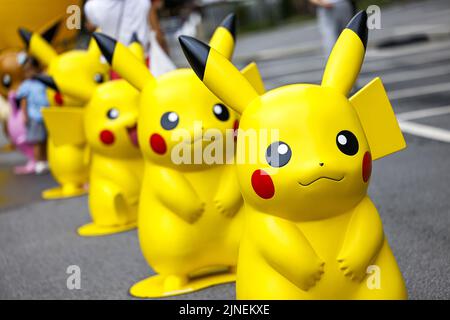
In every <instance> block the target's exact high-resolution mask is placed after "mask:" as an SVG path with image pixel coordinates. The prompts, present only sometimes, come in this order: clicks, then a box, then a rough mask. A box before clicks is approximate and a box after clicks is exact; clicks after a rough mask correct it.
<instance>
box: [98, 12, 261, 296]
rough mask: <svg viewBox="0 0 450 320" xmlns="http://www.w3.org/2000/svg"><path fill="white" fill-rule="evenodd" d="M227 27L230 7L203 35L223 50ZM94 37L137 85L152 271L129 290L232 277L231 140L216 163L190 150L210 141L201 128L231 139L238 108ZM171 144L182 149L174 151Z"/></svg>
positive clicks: (145, 240) (185, 288) (176, 289)
mask: <svg viewBox="0 0 450 320" xmlns="http://www.w3.org/2000/svg"><path fill="white" fill-rule="evenodd" d="M234 30H235V17H234V15H229V16H228V17H227V18H226V19H225V20H224V21H223V23H222V25H221V26H219V27H218V28H217V29H216V31H215V33H214V35H213V37H212V39H211V42H210V44H211V46H213V47H214V48H216V49H217V50H219V51H220V52H221V53H222V54H223V55H224V56H225V57H227V58H230V57H231V55H232V52H233V49H234ZM94 37H95V38H96V39H97V42H98V44H99V47H100V49H101V50H102V52H103V55H104V56H105V58H106V59H107V60H108V61H109V63H110V64H111V66H112V68H113V69H114V70H115V71H116V72H118V73H119V74H120V75H121V76H122V77H123V78H124V79H125V80H127V81H129V82H130V83H131V84H132V85H133V86H134V87H136V88H137V89H138V90H139V91H140V92H141V100H140V109H139V118H138V137H139V145H140V148H141V151H142V153H143V156H144V161H145V171H144V179H143V183H142V189H141V195H140V202H139V211H138V235H139V242H140V245H141V250H142V252H143V255H144V257H145V259H146V260H147V262H148V264H149V265H150V266H151V267H152V268H153V270H154V271H155V272H156V273H157V275H155V276H151V277H149V278H147V279H145V280H142V281H140V282H138V283H136V284H135V285H134V286H133V287H132V288H131V289H130V293H131V294H132V295H133V296H136V297H146V298H149V297H163V296H171V295H177V294H182V293H187V292H192V291H195V290H200V289H202V288H205V287H208V286H212V285H216V284H220V283H225V282H230V281H234V280H235V266H236V260H237V254H238V244H239V241H240V237H241V233H242V227H243V220H242V215H241V214H240V211H241V208H242V198H241V194H240V192H239V187H238V185H237V180H236V176H235V174H234V170H233V167H232V166H230V165H226V164H224V162H225V161H227V160H230V159H231V160H232V159H233V158H234V148H232V149H233V150H232V151H231V152H227V153H225V155H224V156H223V157H222V158H221V159H220V160H223V162H222V163H211V164H208V163H206V161H202V154H200V157H201V158H200V159H199V160H200V161H195V160H196V159H192V158H194V157H195V155H196V154H198V151H200V153H201V152H202V150H204V149H206V148H207V147H208V146H211V144H212V141H211V140H209V141H206V140H207V139H206V138H205V139H204V138H203V134H204V133H205V134H206V132H211V130H212V131H214V132H215V133H218V134H216V135H215V137H217V139H218V140H216V141H215V142H219V143H220V142H222V140H223V137H224V136H225V133H226V132H228V133H229V136H230V139H231V140H233V133H234V130H233V129H234V128H236V126H237V123H238V116H237V114H236V113H235V112H233V111H231V110H229V109H228V108H227V107H226V106H225V105H224V104H223V103H222V102H221V101H220V100H219V99H218V98H217V97H216V96H214V95H213V94H212V93H211V92H210V91H209V90H208V89H207V88H206V87H205V86H204V85H203V84H202V83H201V81H199V80H198V79H197V77H196V76H195V74H194V72H193V71H192V70H191V69H177V70H174V71H171V72H169V73H166V74H164V75H162V76H160V77H158V78H154V77H153V76H152V74H151V73H150V72H149V70H148V69H147V68H146V67H145V65H144V64H142V63H141V61H138V60H137V59H136V58H135V57H134V56H133V55H132V54H131V53H130V52H129V50H127V48H126V47H125V46H123V45H122V44H120V43H118V42H116V41H115V40H113V39H111V38H109V37H108V36H106V35H103V34H94ZM243 72H244V73H245V74H246V76H248V77H249V79H251V81H252V82H253V83H254V85H255V87H256V88H257V89H256V90H259V91H261V90H264V89H263V84H262V81H261V79H260V77H259V72H258V70H257V69H256V66H255V65H254V64H251V65H250V66H248V67H247V68H246V69H245V70H244V71H243ZM232 142H233V144H234V141H232ZM223 145H225V144H223ZM177 150H183V151H184V152H181V151H180V154H183V155H185V156H186V157H182V158H181V159H178V157H177V156H178V151H177ZM219 151H220V150H219V148H217V152H219ZM191 156H192V157H191ZM188 158H190V159H188ZM179 160H180V161H179ZM181 160H182V161H181ZM197 160H198V159H197Z"/></svg>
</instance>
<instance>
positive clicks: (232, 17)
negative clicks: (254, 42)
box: [221, 13, 236, 39]
mask: <svg viewBox="0 0 450 320" xmlns="http://www.w3.org/2000/svg"><path fill="white" fill-rule="evenodd" d="M221 26H222V27H224V28H225V29H227V30H228V31H230V33H231V35H232V36H233V39H236V14H235V13H230V14H229V15H227V16H226V17H225V19H223V21H222V23H221Z"/></svg>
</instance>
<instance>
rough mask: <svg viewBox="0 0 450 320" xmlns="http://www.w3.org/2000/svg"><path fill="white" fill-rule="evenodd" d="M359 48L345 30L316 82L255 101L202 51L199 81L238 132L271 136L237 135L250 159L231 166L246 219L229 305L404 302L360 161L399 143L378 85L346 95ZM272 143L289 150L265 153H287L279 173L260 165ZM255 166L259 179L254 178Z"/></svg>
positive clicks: (237, 77) (238, 79)
mask: <svg viewBox="0 0 450 320" xmlns="http://www.w3.org/2000/svg"><path fill="white" fill-rule="evenodd" d="M362 26H363V25H362ZM364 27H365V26H364ZM194 41H195V40H194ZM364 52H365V50H364V45H363V42H362V41H361V39H360V37H359V36H358V35H357V33H356V32H354V31H353V30H351V29H346V30H344V31H343V33H342V34H341V36H340V38H339V39H338V41H337V43H336V45H335V48H334V50H333V52H332V54H331V56H330V58H329V61H328V63H327V66H326V69H325V72H324V78H323V82H322V85H320V86H319V85H309V84H295V85H289V86H284V87H281V88H277V89H274V90H272V91H269V92H267V93H265V94H264V95H260V94H258V92H257V91H256V90H254V89H253V88H252V86H251V85H250V83H248V81H247V80H246V79H245V78H244V77H242V75H241V74H240V73H239V72H238V71H237V69H235V68H234V66H233V65H232V64H231V63H230V62H229V60H228V59H227V58H225V57H223V56H221V55H220V54H219V53H217V52H216V51H215V50H214V49H210V51H209V55H208V58H207V60H206V61H205V66H204V67H205V72H204V77H203V81H204V83H205V84H206V86H207V87H208V88H209V89H210V90H211V91H212V92H213V93H215V94H216V95H217V96H218V97H219V98H221V99H222V100H223V101H224V102H225V103H227V104H228V105H229V106H230V107H231V108H233V109H234V110H236V111H237V112H239V113H242V115H241V122H240V130H243V131H242V132H246V131H247V130H257V131H258V132H259V133H261V132H264V130H269V132H270V130H274V131H276V132H277V134H278V137H277V138H276V139H274V138H271V136H270V135H269V138H268V140H267V141H264V140H262V138H260V136H258V135H257V137H258V140H257V141H256V142H255V143H253V145H251V144H248V143H246V141H245V138H246V137H245V135H244V134H241V133H239V135H238V146H237V155H236V157H237V158H238V159H239V158H242V159H249V156H251V155H255V153H256V155H257V157H255V158H256V161H255V162H249V161H245V162H242V163H238V165H237V176H238V180H239V185H240V189H241V192H242V195H243V197H244V203H245V205H244V208H245V209H244V212H243V213H244V215H245V220H246V229H245V232H244V235H243V239H242V242H241V246H240V250H239V260H238V269H237V283H236V285H237V297H238V298H239V299H405V298H406V297H407V292H406V288H405V284H404V281H403V278H402V275H401V272H400V270H399V268H398V265H397V263H396V261H395V257H394V255H393V254H392V251H391V249H390V247H389V244H388V242H387V239H386V237H385V235H384V232H383V226H382V222H381V219H380V216H379V214H378V212H377V209H376V207H375V206H374V204H373V203H372V201H371V199H370V198H369V196H368V195H367V188H368V185H369V181H368V178H369V177H370V170H369V169H370V161H367V159H370V158H367V157H368V156H369V155H370V153H372V158H373V159H377V158H380V157H382V156H385V155H387V154H389V153H393V152H396V151H399V150H401V149H403V148H404V147H405V142H404V139H403V136H402V133H401V131H400V129H399V127H398V124H397V121H396V119H395V116H394V114H393V111H392V107H391V105H390V103H389V100H388V99H387V95H386V92H385V90H384V88H383V86H382V84H381V81H380V80H379V79H375V80H374V81H372V82H371V83H370V84H368V85H367V86H366V87H364V88H363V89H361V90H360V92H358V93H357V94H356V95H355V96H354V97H353V98H351V99H348V98H347V95H348V93H349V91H350V89H351V88H352V86H353V85H354V83H355V80H356V78H357V76H358V73H359V70H360V67H361V65H362V62H363V57H364ZM191 53H192V52H191ZM344 130H347V131H350V132H351V133H352V134H353V136H354V137H355V138H356V140H357V142H358V147H357V148H353V149H352V150H353V152H348V151H347V153H344V152H343V151H341V148H340V147H339V146H338V143H339V142H338V141H341V143H343V144H347V143H349V140H351V139H350V136H349V135H347V138H346V139H344V138H343V137H342V136H340V135H341V132H342V131H344ZM265 137H267V136H265ZM272 139H273V140H272ZM277 141H279V142H282V143H283V144H286V145H287V146H288V148H289V150H290V154H289V152H286V147H283V148H281V149H275V150H282V151H280V152H282V153H284V154H289V155H290V157H289V158H288V161H287V162H286V163H284V162H283V163H282V164H283V165H281V166H279V167H278V166H276V165H274V166H272V165H270V164H269V161H268V160H267V148H268V147H269V146H270V145H271V144H272V143H274V142H277ZM352 141H353V140H352ZM255 145H261V147H259V148H258V149H255ZM349 145H350V144H349ZM275 150H274V151H272V152H275ZM354 151H356V152H354ZM365 158H366V160H364V159H365ZM260 170H262V171H263V172H264V176H263V177H261V176H258V175H257V174H256V176H255V177H254V175H255V173H258V172H261V171H260ZM252 177H253V179H252ZM263 182H264V183H263ZM271 184H272V187H271ZM257 190H259V191H260V192H259V193H257ZM261 190H263V191H264V192H261ZM261 194H262V195H264V196H261Z"/></svg>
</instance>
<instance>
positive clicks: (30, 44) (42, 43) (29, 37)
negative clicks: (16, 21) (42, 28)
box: [19, 28, 58, 66]
mask: <svg viewBox="0 0 450 320" xmlns="http://www.w3.org/2000/svg"><path fill="white" fill-rule="evenodd" d="M19 35H20V37H21V38H22V40H23V42H24V43H25V46H26V50H27V51H28V53H29V54H31V55H32V56H34V57H36V59H38V60H39V62H40V63H41V64H43V65H44V66H48V65H49V64H50V62H51V61H52V60H53V59H55V58H56V57H57V56H58V54H57V53H56V50H55V49H54V48H53V47H52V46H51V45H50V43H48V42H47V41H46V40H45V39H44V38H43V37H42V36H41V35H40V34H38V33H33V32H31V31H28V30H27V29H24V28H20V29H19Z"/></svg>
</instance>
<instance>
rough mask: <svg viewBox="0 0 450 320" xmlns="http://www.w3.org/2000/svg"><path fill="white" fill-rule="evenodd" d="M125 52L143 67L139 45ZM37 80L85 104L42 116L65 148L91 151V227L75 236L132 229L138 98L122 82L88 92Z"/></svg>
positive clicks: (138, 178)
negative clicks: (77, 146)
mask: <svg viewBox="0 0 450 320" xmlns="http://www.w3.org/2000/svg"><path fill="white" fill-rule="evenodd" d="M133 39H136V38H133ZM129 48H130V50H131V51H132V52H133V53H134V54H135V55H136V56H137V57H138V59H140V60H141V61H144V51H143V48H142V46H141V45H140V43H139V42H138V41H133V42H132V43H131V44H130V46H129ZM37 79H38V80H40V81H41V82H43V83H44V84H46V85H50V86H52V85H54V84H56V86H57V87H58V89H59V92H61V93H63V94H64V95H67V96H70V97H74V98H76V99H77V100H80V101H83V103H85V104H86V106H85V107H84V108H76V107H64V108H51V109H49V110H47V111H46V115H47V117H50V118H51V119H53V121H52V122H51V123H49V131H50V132H51V133H52V134H54V135H57V136H58V137H60V139H63V138H64V139H66V140H65V141H63V143H64V144H87V146H88V148H89V149H90V150H91V166H90V173H89V181H90V188H89V195H88V197H89V209H90V213H91V217H92V222H91V223H88V224H86V225H84V226H82V227H80V228H79V229H78V233H79V235H81V236H103V235H109V234H113V233H118V232H123V231H127V230H130V229H133V228H135V227H136V220H137V205H138V200H139V193H140V188H141V182H142V177H143V174H142V173H143V170H144V161H143V159H142V155H141V152H140V150H139V144H138V140H137V119H138V103H139V92H138V91H137V90H136V89H135V88H134V87H132V86H131V85H130V84H129V83H128V82H126V81H125V80H115V81H109V82H105V83H103V84H100V85H98V86H96V87H92V88H91V89H92V91H91V92H89V91H87V90H86V89H80V86H78V84H77V83H74V82H62V83H61V84H59V83H58V82H57V81H56V80H55V79H53V78H51V77H49V76H39V77H37Z"/></svg>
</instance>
